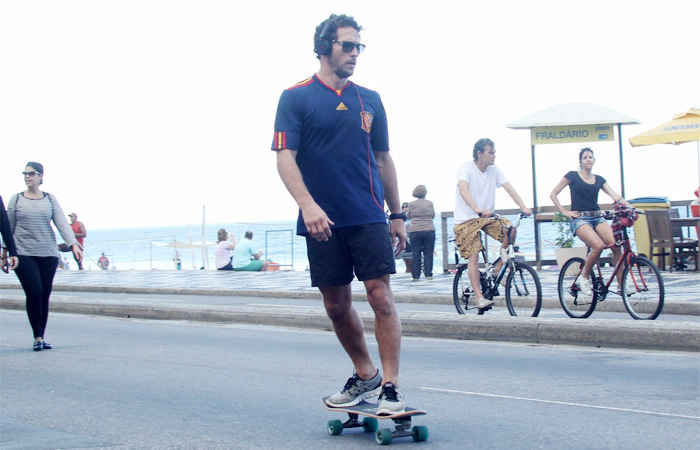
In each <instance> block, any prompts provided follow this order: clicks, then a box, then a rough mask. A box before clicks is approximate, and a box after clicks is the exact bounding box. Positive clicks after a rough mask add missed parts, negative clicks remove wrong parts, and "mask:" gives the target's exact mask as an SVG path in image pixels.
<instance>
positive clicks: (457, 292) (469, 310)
mask: <svg viewBox="0 0 700 450" xmlns="http://www.w3.org/2000/svg"><path fill="white" fill-rule="evenodd" d="M452 297H453V298H454V302H455V308H457V312H458V313H460V314H478V313H479V310H478V309H477V308H476V296H475V295H474V290H473V289H472V283H471V281H469V274H468V273H467V266H460V267H459V269H457V273H456V274H455V279H454V282H453V283H452Z"/></svg>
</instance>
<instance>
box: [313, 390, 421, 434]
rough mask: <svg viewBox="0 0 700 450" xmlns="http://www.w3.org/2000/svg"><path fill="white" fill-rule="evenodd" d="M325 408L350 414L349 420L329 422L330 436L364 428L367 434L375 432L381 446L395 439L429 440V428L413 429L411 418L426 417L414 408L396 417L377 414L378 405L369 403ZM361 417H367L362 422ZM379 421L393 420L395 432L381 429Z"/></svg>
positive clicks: (418, 427) (415, 427) (417, 427)
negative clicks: (351, 429) (349, 429)
mask: <svg viewBox="0 0 700 450" xmlns="http://www.w3.org/2000/svg"><path fill="white" fill-rule="evenodd" d="M325 400H326V399H325V398H324V399H323V402H324V407H325V408H326V409H328V410H329V411H338V412H345V413H347V414H348V420H347V421H345V422H342V421H340V420H329V421H328V422H327V424H326V426H327V429H328V434H330V435H332V436H338V435H340V434H342V433H343V430H345V429H346V428H363V429H364V431H365V432H367V433H371V432H374V439H375V440H376V442H377V444H379V445H389V444H391V441H392V440H393V439H394V438H402V437H412V438H413V440H414V441H416V442H422V441H426V440H427V439H428V427H426V426H422V425H420V426H414V427H411V417H412V416H413V415H424V414H426V412H425V411H420V410H417V409H414V408H406V410H405V411H404V412H402V413H398V414H395V415H378V414H376V411H377V407H376V405H373V404H369V403H367V402H364V401H363V402H361V403H360V404H358V405H356V406H351V407H347V408H332V407H329V406H328V405H326V404H325ZM360 416H365V417H363V418H362V420H360ZM377 419H391V420H393V421H394V430H391V429H389V428H382V429H378V428H379V426H378V425H379V423H378V420H377Z"/></svg>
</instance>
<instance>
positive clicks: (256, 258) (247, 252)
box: [233, 231, 267, 272]
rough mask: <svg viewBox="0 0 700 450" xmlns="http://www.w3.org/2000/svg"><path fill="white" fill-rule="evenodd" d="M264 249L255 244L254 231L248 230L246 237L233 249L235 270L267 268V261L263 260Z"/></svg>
mask: <svg viewBox="0 0 700 450" xmlns="http://www.w3.org/2000/svg"><path fill="white" fill-rule="evenodd" d="M261 257H262V250H261V251H257V250H256V249H255V247H254V246H253V232H252V231H246V232H245V239H243V240H242V241H240V242H239V243H238V244H237V245H236V248H235V249H234V250H233V270H238V271H248V272H259V271H264V270H267V261H265V260H261V259H260V258H261Z"/></svg>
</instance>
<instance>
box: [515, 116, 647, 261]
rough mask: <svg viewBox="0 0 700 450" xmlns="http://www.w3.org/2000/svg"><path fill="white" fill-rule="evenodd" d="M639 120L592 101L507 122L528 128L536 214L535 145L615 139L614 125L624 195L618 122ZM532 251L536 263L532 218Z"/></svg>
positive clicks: (538, 249) (537, 248)
mask: <svg viewBox="0 0 700 450" xmlns="http://www.w3.org/2000/svg"><path fill="white" fill-rule="evenodd" d="M638 123H640V122H639V121H638V120H637V119H634V118H632V117H629V116H626V115H624V114H622V113H619V112H617V111H613V110H612V109H609V108H605V107H603V106H599V105H596V104H594V103H562V104H559V105H554V106H550V107H549V108H545V109H542V110H540V111H536V112H534V113H532V114H530V115H529V116H525V117H523V118H521V119H518V120H515V121H513V122H510V123H507V124H506V127H507V128H512V129H515V130H530V145H531V157H532V199H533V204H534V211H535V213H537V211H538V204H537V175H536V171H535V147H536V146H537V145H544V144H564V143H571V142H601V141H613V140H614V139H615V132H614V127H615V125H617V137H618V141H619V144H620V184H621V188H620V190H621V194H622V196H623V197H624V196H625V174H624V164H623V158H622V125H631V124H638ZM535 253H536V259H537V263H538V265H539V264H540V262H541V257H540V255H541V247H540V236H539V223H537V221H535Z"/></svg>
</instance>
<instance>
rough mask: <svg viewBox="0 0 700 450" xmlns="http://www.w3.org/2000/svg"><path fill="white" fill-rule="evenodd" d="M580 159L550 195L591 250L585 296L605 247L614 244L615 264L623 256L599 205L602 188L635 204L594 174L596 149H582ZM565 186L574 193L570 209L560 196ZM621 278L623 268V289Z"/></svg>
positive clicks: (585, 274)
mask: <svg viewBox="0 0 700 450" xmlns="http://www.w3.org/2000/svg"><path fill="white" fill-rule="evenodd" d="M578 162H579V170H578V171H574V170H572V171H570V172H568V173H567V174H566V175H564V178H562V179H561V181H560V182H559V184H557V185H556V186H555V187H554V190H552V193H551V194H549V198H551V199H552V202H553V203H554V206H556V207H557V209H558V210H559V211H560V212H561V213H562V214H563V215H565V216H566V217H568V218H569V219H571V232H572V233H573V234H574V235H575V236H578V238H579V239H581V240H582V241H583V242H584V243H585V244H586V245H587V246H588V247H590V249H591V252H590V253H589V254H588V257H587V258H586V263H585V264H584V266H583V271H582V272H581V278H580V282H579V287H580V288H581V292H582V293H583V294H584V295H592V294H593V291H592V287H591V278H590V277H591V269H592V268H593V265H594V264H595V263H597V262H598V258H600V254H601V253H603V250H604V249H605V248H607V247H609V246H612V252H613V265H615V264H617V261H618V260H619V259H620V256H622V252H621V249H620V247H617V246H615V245H613V244H615V236H614V235H613V230H612V227H611V226H610V224H608V223H607V222H606V221H605V219H604V218H603V215H602V213H601V211H600V206H598V192H599V191H600V190H602V191H603V192H605V193H606V194H608V195H609V196H610V198H612V199H613V201H615V202H616V203H617V202H620V203H622V204H624V205H626V206H628V207H631V206H632V205H630V204H629V203H627V201H626V200H625V199H624V198H622V196H621V195H618V194H617V193H616V192H615V191H613V190H612V188H611V187H610V186H609V185H608V182H607V181H606V180H605V178H603V177H601V176H600V175H594V174H593V165H594V164H595V156H593V150H591V149H590V148H588V147H586V148H584V149H581V151H580V152H579V154H578ZM566 186H569V191H570V192H571V211H569V210H567V209H565V208H564V207H563V206H562V205H561V203H560V202H559V198H558V197H557V196H558V195H559V193H560V192H561V191H562V190H563V189H564V188H565V187H566ZM621 280H622V271H621V270H620V271H618V272H617V283H618V292H621V290H620V288H619V285H620V282H621Z"/></svg>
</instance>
